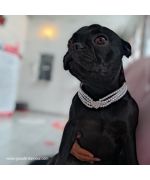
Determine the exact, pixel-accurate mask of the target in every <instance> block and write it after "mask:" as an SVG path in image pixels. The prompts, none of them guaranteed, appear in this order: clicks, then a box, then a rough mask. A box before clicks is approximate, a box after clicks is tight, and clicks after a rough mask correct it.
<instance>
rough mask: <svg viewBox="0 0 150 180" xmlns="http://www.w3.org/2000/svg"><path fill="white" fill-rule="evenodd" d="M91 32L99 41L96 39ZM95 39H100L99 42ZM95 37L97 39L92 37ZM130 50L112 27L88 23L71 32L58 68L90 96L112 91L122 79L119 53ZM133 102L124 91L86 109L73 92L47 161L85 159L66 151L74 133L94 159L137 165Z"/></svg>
mask: <svg viewBox="0 0 150 180" xmlns="http://www.w3.org/2000/svg"><path fill="white" fill-rule="evenodd" d="M97 37H104V41H105V42H104V43H103V42H102V44H97V43H96V40H97ZM101 40H103V38H102V39H100V43H101ZM98 41H99V40H98ZM123 55H125V56H126V57H129V56H130V55H131V46H130V44H129V43H128V42H126V41H124V40H123V39H121V38H120V37H119V36H118V35H117V34H116V33H114V32H113V31H112V30H110V29H108V28H106V27H103V26H100V25H97V24H94V25H91V26H85V27H82V28H81V29H79V30H78V31H77V32H76V33H74V34H73V36H72V37H71V39H70V40H69V43H68V52H67V53H66V55H65V56H64V69H65V70H69V71H70V73H71V74H72V75H73V76H75V77H76V78H78V79H79V80H80V81H81V82H82V84H83V86H82V88H83V90H84V91H85V92H86V93H87V94H88V95H89V96H90V97H92V98H93V99H94V100H98V99H100V98H102V97H104V96H106V95H107V94H109V93H111V92H113V91H115V90H116V89H118V88H119V87H121V86H122V85H123V83H124V82H125V77H124V72H123V67H122V57H123ZM137 122H138V106H137V104H136V102H135V101H134V99H133V98H132V97H131V96H130V94H129V92H127V93H126V94H125V96H124V97H123V98H121V99H120V100H119V101H117V102H115V103H112V104H111V105H109V106H107V107H105V108H100V109H90V108H87V107H86V106H85V105H83V104H82V102H81V101H80V99H79V97H78V95H77V94H76V95H75V96H74V98H73V100H72V104H71V108H70V114H69V121H68V122H67V124H66V126H65V129H64V132H63V137H62V140H61V145H60V148H59V152H58V154H57V155H55V156H54V157H53V158H51V159H50V160H49V162H48V164H89V163H86V162H82V161H79V160H77V159H76V158H75V157H73V156H72V155H71V154H70V150H71V148H72V145H73V143H74V142H75V140H76V137H77V134H78V133H80V135H81V137H80V139H78V143H79V144H80V146H81V147H83V148H85V149H87V150H89V151H91V152H92V153H93V154H94V155H95V157H99V158H100V159H101V161H100V162H95V163H94V164H114V165H117V164H138V161H137V156H136V144H135V131H136V126H137Z"/></svg>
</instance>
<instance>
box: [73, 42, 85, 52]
mask: <svg viewBox="0 0 150 180" xmlns="http://www.w3.org/2000/svg"><path fill="white" fill-rule="evenodd" d="M73 48H74V49H75V50H79V49H83V48H84V45H83V44H82V43H79V42H76V43H74V44H73Z"/></svg>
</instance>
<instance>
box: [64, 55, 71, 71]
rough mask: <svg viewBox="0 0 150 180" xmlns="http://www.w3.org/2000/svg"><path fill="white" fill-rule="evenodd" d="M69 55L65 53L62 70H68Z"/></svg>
mask: <svg viewBox="0 0 150 180" xmlns="http://www.w3.org/2000/svg"><path fill="white" fill-rule="evenodd" d="M68 56H69V53H68V52H67V53H66V54H65V56H64V58H63V65H64V70H69V61H70V59H69V57H68Z"/></svg>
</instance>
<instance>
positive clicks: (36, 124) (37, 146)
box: [0, 112, 67, 165]
mask: <svg viewBox="0 0 150 180" xmlns="http://www.w3.org/2000/svg"><path fill="white" fill-rule="evenodd" d="M66 121H67V117H60V116H53V115H47V114H46V115H45V114H44V115H43V114H39V113H31V112H30V113H26V112H24V113H16V114H15V115H14V116H13V117H12V118H0V164H8V165H9V164H28V163H29V161H31V160H32V159H33V160H35V159H39V157H40V158H43V159H44V158H47V156H52V155H54V154H55V153H56V152H57V151H58V147H59V143H60V140H61V136H62V132H63V126H64V125H65V123H66Z"/></svg>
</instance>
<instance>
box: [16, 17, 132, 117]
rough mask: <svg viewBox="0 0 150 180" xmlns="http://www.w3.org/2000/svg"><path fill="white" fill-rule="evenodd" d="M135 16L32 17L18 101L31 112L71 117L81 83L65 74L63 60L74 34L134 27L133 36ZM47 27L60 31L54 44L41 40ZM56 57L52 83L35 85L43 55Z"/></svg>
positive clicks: (29, 19)
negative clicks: (92, 28)
mask: <svg viewBox="0 0 150 180" xmlns="http://www.w3.org/2000/svg"><path fill="white" fill-rule="evenodd" d="M134 18H135V17H134V16H132V17H130V16H119V17H118V16H105V17H104V16H31V17H29V18H28V21H29V22H28V32H27V41H26V49H25V55H24V61H23V62H22V69H21V77H20V83H19V94H18V100H22V101H26V102H27V103H28V104H29V107H30V109H32V110H38V111H44V112H53V113H61V114H68V111H69V107H70V104H71V99H72V97H73V95H74V93H75V92H76V91H77V88H78V85H79V82H78V81H77V80H76V79H75V78H74V77H73V76H71V75H70V74H69V73H68V72H65V71H64V70H63V64H62V60H63V56H64V54H65V52H66V47H67V41H68V39H69V38H70V36H71V35H72V33H73V32H74V31H76V30H77V29H78V28H79V27H82V26H84V25H90V24H93V23H99V24H101V25H104V26H107V27H110V28H112V29H113V30H114V31H117V32H118V33H120V34H123V33H124V31H125V25H126V26H127V25H129V24H130V25H131V26H130V28H128V33H131V32H133V26H132V24H134V22H135V21H134ZM45 24H49V25H51V24H53V25H55V26H56V27H57V28H58V31H59V33H58V37H57V38H56V39H55V40H44V39H41V38H40V37H39V36H38V31H39V29H40V28H41V27H42V26H43V25H45ZM41 53H52V54H54V66H53V72H52V81H50V82H49V83H44V82H39V81H36V77H35V76H36V73H34V70H35V69H36V68H38V65H39V60H40V54H41Z"/></svg>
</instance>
